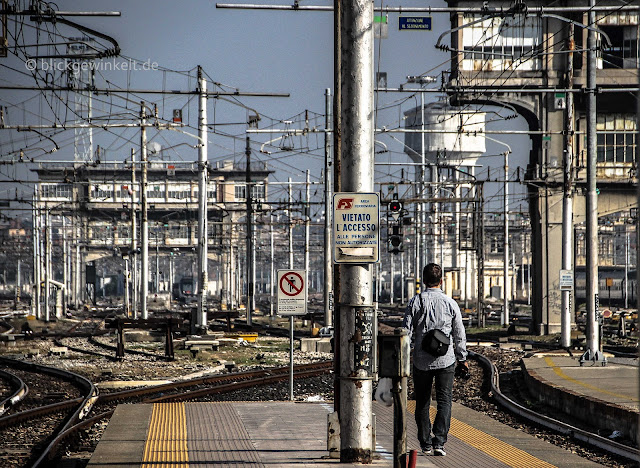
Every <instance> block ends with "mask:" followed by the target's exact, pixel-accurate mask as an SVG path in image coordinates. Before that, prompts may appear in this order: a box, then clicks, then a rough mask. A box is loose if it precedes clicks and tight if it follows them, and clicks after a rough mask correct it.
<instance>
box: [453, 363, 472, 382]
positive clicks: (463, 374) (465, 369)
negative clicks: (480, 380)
mask: <svg viewBox="0 0 640 468" xmlns="http://www.w3.org/2000/svg"><path fill="white" fill-rule="evenodd" d="M455 375H456V377H459V378H461V379H463V380H467V379H468V378H469V377H471V374H470V373H469V363H468V362H467V361H458V364H457V366H456V373H455Z"/></svg>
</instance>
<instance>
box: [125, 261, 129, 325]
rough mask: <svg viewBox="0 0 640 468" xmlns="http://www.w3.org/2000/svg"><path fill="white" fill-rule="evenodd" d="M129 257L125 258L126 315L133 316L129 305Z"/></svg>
mask: <svg viewBox="0 0 640 468" xmlns="http://www.w3.org/2000/svg"><path fill="white" fill-rule="evenodd" d="M129 305H130V304H129V259H128V258H125V259H124V315H125V317H127V318H130V317H131V309H130V307H129Z"/></svg>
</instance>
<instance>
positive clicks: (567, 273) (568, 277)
mask: <svg viewBox="0 0 640 468" xmlns="http://www.w3.org/2000/svg"><path fill="white" fill-rule="evenodd" d="M560 290H561V291H573V270H560Z"/></svg>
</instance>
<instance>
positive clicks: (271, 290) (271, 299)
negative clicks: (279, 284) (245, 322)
mask: <svg viewBox="0 0 640 468" xmlns="http://www.w3.org/2000/svg"><path fill="white" fill-rule="evenodd" d="M269 221H270V222H269V246H270V248H271V265H270V269H269V316H270V317H273V303H274V301H275V288H274V286H275V284H276V281H277V280H276V278H275V276H274V271H273V270H274V258H273V257H274V245H273V213H271V214H269Z"/></svg>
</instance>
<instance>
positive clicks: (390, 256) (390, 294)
mask: <svg viewBox="0 0 640 468" xmlns="http://www.w3.org/2000/svg"><path fill="white" fill-rule="evenodd" d="M394 257H395V255H394V254H393V253H390V254H389V264H390V265H389V270H391V275H390V276H391V281H390V287H389V303H390V304H391V305H393V292H394V291H393V277H394V274H395V271H394V268H393V267H394V265H393V258H394ZM378 278H380V275H378Z"/></svg>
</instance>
